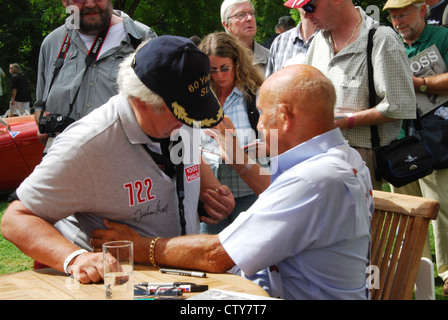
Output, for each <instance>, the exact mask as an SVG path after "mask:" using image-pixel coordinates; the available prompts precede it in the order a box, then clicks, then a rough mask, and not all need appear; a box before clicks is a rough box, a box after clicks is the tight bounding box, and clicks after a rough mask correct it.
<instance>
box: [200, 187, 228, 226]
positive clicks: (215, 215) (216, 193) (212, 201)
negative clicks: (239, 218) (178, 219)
mask: <svg viewBox="0 0 448 320" xmlns="http://www.w3.org/2000/svg"><path fill="white" fill-rule="evenodd" d="M200 198H201V201H202V202H203V203H204V209H205V211H207V213H208V215H209V216H210V217H209V218H207V217H201V221H202V222H205V223H208V224H216V223H218V222H219V221H221V220H223V219H225V218H226V217H228V216H229V215H230V214H231V213H232V211H233V209H234V207H235V199H234V197H233V194H232V192H231V191H230V189H229V187H227V186H225V185H222V186H220V187H219V188H217V189H216V190H211V189H207V190H205V191H204V192H203V193H202V194H201V197H200Z"/></svg>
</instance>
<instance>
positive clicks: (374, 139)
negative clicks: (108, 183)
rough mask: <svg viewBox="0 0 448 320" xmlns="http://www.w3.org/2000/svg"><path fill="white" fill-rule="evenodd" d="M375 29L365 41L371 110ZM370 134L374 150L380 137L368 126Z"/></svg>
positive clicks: (374, 96) (373, 97)
mask: <svg viewBox="0 0 448 320" xmlns="http://www.w3.org/2000/svg"><path fill="white" fill-rule="evenodd" d="M375 31H376V28H372V29H370V30H369V37H368V40H367V74H368V79H369V105H370V108H373V107H374V106H375V105H376V93H375V84H374V82H373V63H372V50H373V35H374V34H375ZM370 134H371V141H372V148H373V149H376V148H379V147H380V137H379V134H378V126H376V125H371V126H370Z"/></svg>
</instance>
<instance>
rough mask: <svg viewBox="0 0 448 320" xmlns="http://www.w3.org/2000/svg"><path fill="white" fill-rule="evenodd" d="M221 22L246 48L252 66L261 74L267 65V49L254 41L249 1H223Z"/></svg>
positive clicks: (255, 31)
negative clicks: (251, 57)
mask: <svg viewBox="0 0 448 320" xmlns="http://www.w3.org/2000/svg"><path fill="white" fill-rule="evenodd" d="M221 21H222V25H223V27H224V29H225V30H226V32H227V33H230V34H232V35H233V36H235V37H236V38H237V39H238V40H240V41H241V42H243V43H244V45H245V46H246V47H248V48H249V49H250V50H251V51H252V53H253V56H254V64H255V65H258V66H259V67H260V68H261V71H262V72H263V74H264V73H265V71H266V66H267V64H268V58H269V49H267V48H265V47H263V46H262V45H261V44H259V43H257V42H256V41H255V40H254V36H255V35H256V34H257V21H256V19H255V9H254V5H253V4H252V2H250V1H249V0H225V1H224V2H223V3H222V5H221Z"/></svg>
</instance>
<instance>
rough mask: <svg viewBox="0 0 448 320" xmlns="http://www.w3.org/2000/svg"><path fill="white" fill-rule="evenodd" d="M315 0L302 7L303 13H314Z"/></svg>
mask: <svg viewBox="0 0 448 320" xmlns="http://www.w3.org/2000/svg"><path fill="white" fill-rule="evenodd" d="M316 1H317V0H313V1H310V2H309V3H307V4H306V5H304V6H303V7H302V9H303V11H305V12H306V13H313V12H315V11H316V6H315V5H314V3H316Z"/></svg>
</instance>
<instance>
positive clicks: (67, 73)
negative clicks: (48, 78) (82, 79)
mask: <svg viewBox="0 0 448 320" xmlns="http://www.w3.org/2000/svg"><path fill="white" fill-rule="evenodd" d="M77 58H78V53H77V52H69V53H68V54H67V56H66V57H65V59H64V62H63V65H62V68H61V70H60V71H59V74H58V76H57V77H56V79H55V84H60V85H65V84H70V83H72V82H73V79H74V78H75V77H76V75H77V73H78V70H77V68H78V59H77ZM55 64H56V62H55Z"/></svg>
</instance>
